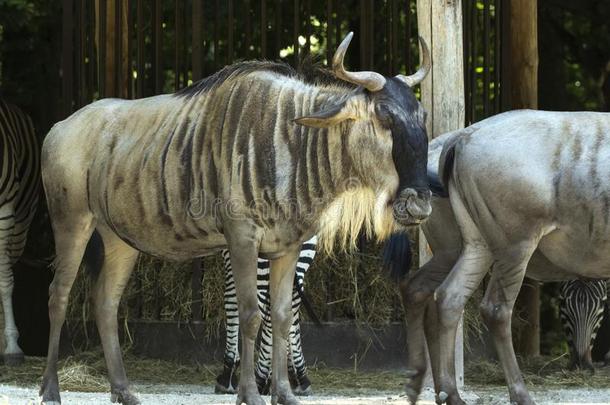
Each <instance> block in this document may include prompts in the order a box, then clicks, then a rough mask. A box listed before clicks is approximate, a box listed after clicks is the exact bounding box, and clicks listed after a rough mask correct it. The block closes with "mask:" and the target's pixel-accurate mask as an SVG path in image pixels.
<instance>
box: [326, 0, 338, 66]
mask: <svg viewBox="0 0 610 405" xmlns="http://www.w3.org/2000/svg"><path fill="white" fill-rule="evenodd" d="M332 26H333V0H326V64H327V65H328V66H330V64H331V59H332V57H333V50H332V42H331V38H332ZM335 29H336V27H335Z"/></svg>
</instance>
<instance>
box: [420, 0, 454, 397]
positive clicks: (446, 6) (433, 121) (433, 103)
mask: <svg viewBox="0 0 610 405" xmlns="http://www.w3.org/2000/svg"><path fill="white" fill-rule="evenodd" d="M417 23H418V27H419V35H421V36H422V37H423V38H424V39H425V40H426V42H427V43H428V45H429V46H430V51H431V53H432V71H431V72H430V74H429V75H428V77H427V78H426V79H425V80H424V81H423V82H422V84H421V94H422V104H423V106H424V108H425V109H426V111H427V112H428V121H427V123H426V125H427V129H428V136H429V137H430V138H434V137H436V136H438V135H441V134H444V133H445V132H449V131H453V130H456V129H459V128H463V127H464V121H465V98H464V60H463V55H464V54H463V40H462V35H463V34H462V1H461V0H443V1H439V0H418V1H417ZM419 240H420V245H419V253H420V265H422V264H424V263H425V262H426V261H428V260H429V258H430V250H429V248H428V244H427V243H426V241H425V238H424V235H423V233H422V232H421V231H420V233H419ZM455 363H456V364H455V368H456V370H455V371H456V378H457V383H458V386H459V387H461V386H463V385H464V351H463V328H462V321H460V325H459V329H458V333H457V337H456V352H455Z"/></svg>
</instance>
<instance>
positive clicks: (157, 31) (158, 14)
mask: <svg viewBox="0 0 610 405" xmlns="http://www.w3.org/2000/svg"><path fill="white" fill-rule="evenodd" d="M153 23H154V31H153V46H154V58H153V77H154V84H155V85H154V89H155V94H160V93H161V92H163V66H162V61H163V59H162V57H161V52H162V50H163V26H162V24H163V10H162V8H161V0H155V5H154V17H153Z"/></svg>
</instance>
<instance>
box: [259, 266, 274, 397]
mask: <svg viewBox="0 0 610 405" xmlns="http://www.w3.org/2000/svg"><path fill="white" fill-rule="evenodd" d="M257 267H258V269H257V281H256V290H257V297H258V308H259V310H260V311H261V314H262V322H261V329H260V335H259V337H260V340H259V344H258V358H257V360H256V369H255V370H254V376H255V378H256V385H257V386H258V391H259V392H260V393H261V394H262V395H269V388H270V387H271V379H270V377H271V350H272V345H273V340H272V339H273V333H272V325H271V306H270V302H271V298H270V296H269V260H265V259H261V258H259V259H258V263H257Z"/></svg>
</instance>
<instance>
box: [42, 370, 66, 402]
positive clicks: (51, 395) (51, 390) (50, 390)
mask: <svg viewBox="0 0 610 405" xmlns="http://www.w3.org/2000/svg"><path fill="white" fill-rule="evenodd" d="M38 395H40V403H41V404H45V405H58V404H61V397H60V396H59V384H58V383H57V378H47V377H43V379H42V385H41V386H40V392H39V393H38Z"/></svg>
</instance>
